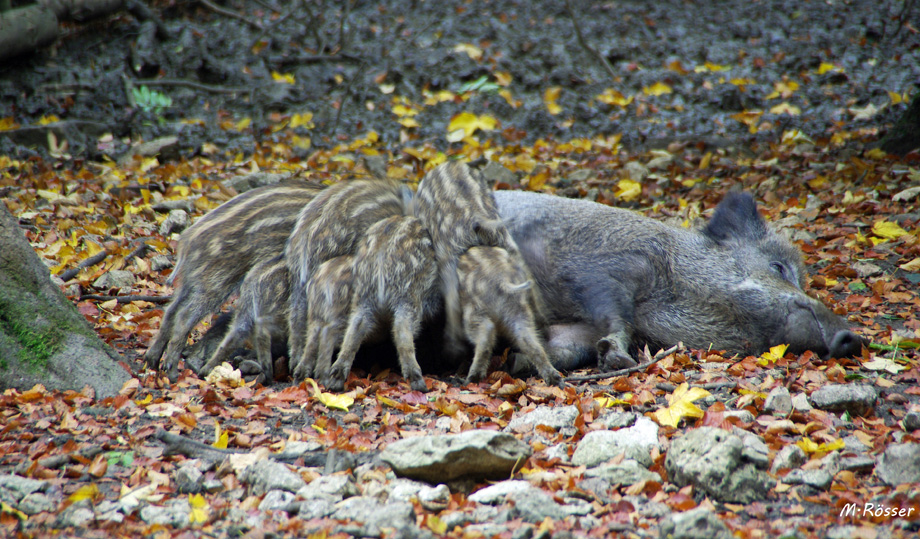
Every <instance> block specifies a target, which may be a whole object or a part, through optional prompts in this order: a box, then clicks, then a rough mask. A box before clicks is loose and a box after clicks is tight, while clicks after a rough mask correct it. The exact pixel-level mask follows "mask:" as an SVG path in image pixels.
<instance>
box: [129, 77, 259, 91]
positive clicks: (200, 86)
mask: <svg viewBox="0 0 920 539" xmlns="http://www.w3.org/2000/svg"><path fill="white" fill-rule="evenodd" d="M135 82H137V83H138V84H145V85H147V86H184V87H186V88H191V89H193V90H201V91H203V92H211V93H212V94H235V93H240V92H248V91H250V89H249V88H240V87H232V86H231V87H226V86H215V85H213V84H204V83H202V82H195V81H193V80H185V79H138V80H137V81H135Z"/></svg>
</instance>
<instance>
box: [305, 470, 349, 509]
mask: <svg viewBox="0 0 920 539" xmlns="http://www.w3.org/2000/svg"><path fill="white" fill-rule="evenodd" d="M357 495H358V487H357V486H356V485H355V478H354V476H352V475H351V474H334V475H323V476H321V477H317V478H316V479H314V480H313V481H310V483H309V484H307V485H305V486H303V487H301V488H300V489H298V490H297V496H299V497H301V498H305V499H311V498H328V499H330V500H332V501H335V502H337V501H339V500H342V499H345V498H349V497H351V496H357Z"/></svg>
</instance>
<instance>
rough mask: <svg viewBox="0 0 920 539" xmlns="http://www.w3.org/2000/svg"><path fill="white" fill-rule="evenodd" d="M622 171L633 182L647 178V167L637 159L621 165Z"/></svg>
mask: <svg viewBox="0 0 920 539" xmlns="http://www.w3.org/2000/svg"><path fill="white" fill-rule="evenodd" d="M623 171H624V172H625V173H626V176H627V177H628V178H629V179H630V180H632V181H634V182H641V181H642V180H644V179H645V178H647V177H648V174H649V172H648V167H646V166H645V165H643V164H642V163H640V162H638V161H629V162H628V163H626V165H625V166H623Z"/></svg>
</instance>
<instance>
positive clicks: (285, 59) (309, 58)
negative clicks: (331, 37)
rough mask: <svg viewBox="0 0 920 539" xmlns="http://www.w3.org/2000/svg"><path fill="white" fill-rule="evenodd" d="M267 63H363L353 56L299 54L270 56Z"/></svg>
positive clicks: (345, 54)
mask: <svg viewBox="0 0 920 539" xmlns="http://www.w3.org/2000/svg"><path fill="white" fill-rule="evenodd" d="M268 62H269V63H271V64H276V65H282V66H283V65H289V64H319V63H322V62H364V58H362V57H360V56H355V55H354V54H347V53H340V54H331V55H330V54H301V55H298V56H281V55H278V56H270V57H269V58H268Z"/></svg>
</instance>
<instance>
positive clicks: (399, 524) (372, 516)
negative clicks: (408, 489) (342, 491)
mask: <svg viewBox="0 0 920 539" xmlns="http://www.w3.org/2000/svg"><path fill="white" fill-rule="evenodd" d="M331 516H332V518H334V519H338V520H351V521H354V522H355V523H357V524H358V530H357V531H359V533H360V534H361V535H370V536H379V535H381V534H382V533H383V532H384V530H387V529H395V530H417V528H416V526H415V509H413V508H412V504H409V503H406V502H395V503H381V502H380V501H379V500H378V499H377V498H371V497H369V496H353V497H351V498H348V499H346V500H343V501H341V502H339V503H337V504H335V511H333V513H332V515H331ZM348 529H349V530H351V529H352V528H348ZM352 535H355V534H352Z"/></svg>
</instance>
